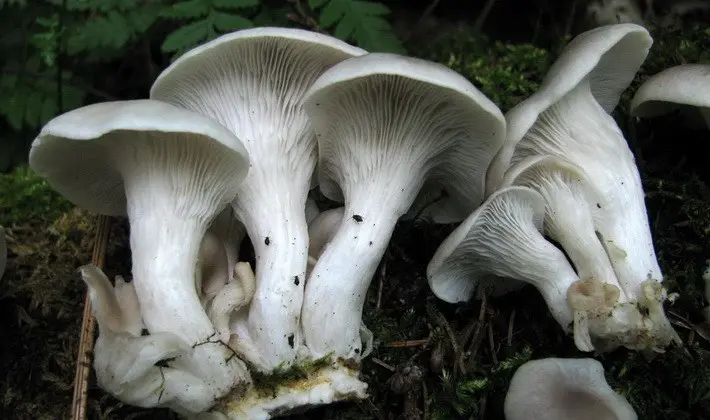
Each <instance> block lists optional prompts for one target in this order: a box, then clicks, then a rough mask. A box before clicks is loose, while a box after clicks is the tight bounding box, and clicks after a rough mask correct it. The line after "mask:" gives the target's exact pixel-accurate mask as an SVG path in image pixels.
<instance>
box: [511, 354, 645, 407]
mask: <svg viewBox="0 0 710 420" xmlns="http://www.w3.org/2000/svg"><path fill="white" fill-rule="evenodd" d="M504 411H505V418H506V420H528V419H546V420H571V419H574V420H636V419H637V416H636V413H635V412H634V409H633V407H631V405H630V404H629V403H628V401H626V399H625V398H624V397H622V396H621V395H619V394H617V393H616V392H614V390H613V389H612V388H611V387H610V386H609V384H608V383H607V382H606V378H605V377H604V367H603V366H602V364H601V363H599V362H598V361H596V360H594V359H557V358H548V359H541V360H533V361H530V362H527V363H525V364H523V365H522V366H521V367H519V368H518V370H517V371H516V372H515V374H514V375H513V379H512V380H511V382H510V387H509V388H508V393H507V395H506V396H505V406H504Z"/></svg>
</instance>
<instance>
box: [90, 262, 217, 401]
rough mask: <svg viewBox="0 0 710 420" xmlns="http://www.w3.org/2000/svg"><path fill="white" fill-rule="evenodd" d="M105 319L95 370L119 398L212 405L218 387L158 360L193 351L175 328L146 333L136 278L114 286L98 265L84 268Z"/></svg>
mask: <svg viewBox="0 0 710 420" xmlns="http://www.w3.org/2000/svg"><path fill="white" fill-rule="evenodd" d="M80 272H81V276H82V279H83V280H84V282H85V283H86V285H87V286H88V288H89V297H90V299H91V305H92V310H93V312H94V316H95V317H96V321H97V323H98V325H99V334H98V337H97V339H96V343H95V345H94V370H95V372H96V381H97V382H98V384H99V386H100V387H101V388H102V389H104V390H105V391H107V392H109V393H110V394H111V395H113V396H114V397H116V398H118V399H119V400H121V401H123V402H125V403H128V404H132V405H136V406H139V407H155V406H167V407H170V408H172V409H173V410H175V411H178V412H181V413H183V414H189V413H198V412H201V411H203V410H205V409H207V408H209V406H210V405H211V403H212V401H213V395H212V393H213V390H212V389H211V387H210V386H208V385H207V384H206V383H205V382H204V381H203V380H202V379H200V378H198V377H197V376H195V375H193V374H192V373H190V372H188V371H186V370H182V369H175V368H172V367H161V366H157V365H156V364H157V363H158V362H160V361H163V362H165V361H167V360H169V359H173V358H176V357H180V356H185V355H189V354H190V353H192V348H191V346H190V345H189V344H188V343H186V342H184V341H183V340H182V339H180V338H179V337H178V336H177V335H175V334H173V333H170V332H159V333H154V334H150V335H146V336H141V326H142V321H141V315H140V307H139V303H138V296H137V294H136V292H135V289H134V288H133V283H126V282H124V281H123V279H120V278H117V279H116V286H115V287H113V286H112V285H111V282H110V281H109V279H108V278H107V277H106V275H105V274H104V273H103V272H102V271H101V270H100V269H99V268H98V267H96V266H93V265H86V266H83V267H81V268H80Z"/></svg>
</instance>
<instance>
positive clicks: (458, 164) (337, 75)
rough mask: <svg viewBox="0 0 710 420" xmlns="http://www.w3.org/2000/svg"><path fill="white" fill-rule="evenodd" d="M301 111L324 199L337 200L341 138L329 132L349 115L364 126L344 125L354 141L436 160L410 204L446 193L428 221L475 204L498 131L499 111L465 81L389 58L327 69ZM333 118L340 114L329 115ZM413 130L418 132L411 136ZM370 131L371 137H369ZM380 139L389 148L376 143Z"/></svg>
mask: <svg viewBox="0 0 710 420" xmlns="http://www.w3.org/2000/svg"><path fill="white" fill-rule="evenodd" d="M340 104H347V106H348V112H350V113H353V114H351V115H348V114H347V113H345V111H343V110H342V109H339V107H340ZM306 109H307V110H308V112H309V115H310V116H311V121H312V124H313V127H314V128H315V131H316V134H317V136H318V150H319V159H320V161H319V181H320V185H321V190H322V191H323V194H324V195H326V196H327V197H328V198H330V199H333V200H336V201H342V200H343V199H344V197H343V192H342V191H341V187H342V186H340V185H338V182H337V172H338V169H337V166H338V165H339V164H340V163H339V162H337V157H335V154H336V153H334V152H335V150H336V149H337V148H338V147H341V146H343V145H339V144H338V143H341V142H342V141H343V139H341V138H337V136H331V135H329V134H330V131H332V129H333V128H334V125H335V124H338V123H341V124H343V125H347V122H343V121H339V120H338V118H342V119H347V118H350V117H351V116H352V117H354V118H360V120H359V121H358V123H359V124H367V123H371V124H372V125H371V127H364V128H360V127H350V128H347V127H345V128H344V129H345V130H348V132H349V134H352V135H354V136H356V137H357V138H358V140H357V141H360V142H368V143H372V144H374V143H375V142H382V143H380V144H379V146H380V147H390V146H391V147H393V148H395V147H400V148H402V149H403V151H404V150H407V151H413V152H414V153H417V152H419V153H421V154H422V155H423V157H422V159H428V160H429V161H430V162H431V161H432V157H433V158H434V159H436V162H435V164H434V165H431V168H430V173H429V176H428V177H425V178H428V182H427V183H426V184H425V185H424V188H423V189H422V191H421V192H420V193H419V200H417V201H422V198H423V197H431V196H432V195H433V194H432V190H437V189H438V190H440V189H442V187H443V188H444V189H446V190H447V193H448V197H447V198H445V199H443V200H441V201H439V202H438V203H437V207H438V209H434V210H432V216H433V217H434V219H435V220H437V219H439V218H438V217H437V215H441V216H445V218H446V219H447V221H460V220H462V219H463V218H465V217H466V216H467V215H468V214H470V212H471V211H472V210H473V209H475V208H476V207H477V206H478V205H479V204H480V202H481V201H482V199H483V192H484V186H485V179H484V178H485V171H486V168H487V167H488V164H489V163H490V161H491V159H492V158H493V156H494V155H495V153H496V152H497V151H498V149H499V148H500V147H501V146H502V143H503V140H504V137H503V136H504V134H505V118H504V117H503V115H502V113H501V111H500V110H499V109H498V107H497V106H496V105H495V104H494V103H493V102H491V101H490V100H489V99H488V98H487V97H486V96H485V95H484V94H483V93H481V92H480V91H479V90H478V89H476V88H475V87H474V86H473V85H472V84H471V83H470V82H469V81H468V80H467V79H466V78H465V77H463V76H462V75H460V74H458V73H456V72H455V71H453V70H451V69H449V68H448V67H446V66H443V65H441V64H438V63H433V62H430V61H426V60H422V59H418V58H412V57H404V56H400V55H397V54H390V53H370V54H367V55H364V56H360V57H356V58H351V59H348V60H345V61H343V62H341V63H339V64H337V65H335V66H333V67H332V68H330V69H329V70H328V71H326V72H325V73H323V75H321V77H320V78H318V80H317V81H316V82H315V83H314V84H313V86H311V88H310V90H309V91H308V93H307V94H306ZM400 111H401V112H400ZM335 113H340V115H338V116H337V117H336V118H334V117H335V115H334V114H335ZM355 113H356V114H358V115H354V114H355ZM405 121H407V122H408V123H405ZM415 126H416V127H417V129H420V130H421V131H420V132H418V133H417V132H413V131H416V130H415V128H414V127H415ZM375 133H377V134H379V136H377V137H379V138H372V137H373V136H376V134H375ZM422 133H424V134H422ZM427 137H428V138H427ZM349 140H352V139H349ZM388 141H389V142H390V146H383V144H384V142H388ZM395 143H397V144H396V145H395ZM423 144H426V146H423ZM348 147H353V148H354V147H356V146H352V145H350V146H348ZM357 147H359V146H357ZM425 149H426V150H425ZM356 153H360V152H359V151H357V152H356ZM364 165H369V163H364ZM427 169H429V168H427ZM415 206H416V204H415ZM452 209H454V210H452ZM452 213H453V215H452ZM437 221H439V220H437Z"/></svg>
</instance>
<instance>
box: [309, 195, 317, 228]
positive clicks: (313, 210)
mask: <svg viewBox="0 0 710 420" xmlns="http://www.w3.org/2000/svg"><path fill="white" fill-rule="evenodd" d="M319 214H320V209H319V208H318V203H316V200H314V199H313V197H308V198H307V199H306V223H307V224H309V225H310V224H311V222H312V221H313V219H315V218H316V216H318V215H319Z"/></svg>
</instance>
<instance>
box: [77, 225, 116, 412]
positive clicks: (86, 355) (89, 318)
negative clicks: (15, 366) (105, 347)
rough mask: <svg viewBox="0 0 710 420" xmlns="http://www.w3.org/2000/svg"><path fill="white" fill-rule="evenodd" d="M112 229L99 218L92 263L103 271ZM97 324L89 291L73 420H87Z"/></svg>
mask: <svg viewBox="0 0 710 420" xmlns="http://www.w3.org/2000/svg"><path fill="white" fill-rule="evenodd" d="M110 229H111V219H110V218H109V217H108V216H103V215H101V216H99V218H98V223H97V226H96V237H95V238H94V250H93V255H92V256H91V263H92V264H94V265H95V266H97V267H99V268H101V269H103V267H104V261H105V259H106V247H107V246H108V237H109V233H110ZM95 328H96V324H95V321H94V316H93V314H92V312H91V299H90V297H89V291H88V290H87V291H86V296H85V297H84V314H83V316H82V321H81V337H80V338H79V351H78V352H77V358H76V374H75V375H74V398H73V399H72V408H71V418H72V420H86V405H87V400H88V392H89V375H90V374H91V356H92V352H93V350H94V330H95Z"/></svg>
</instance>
